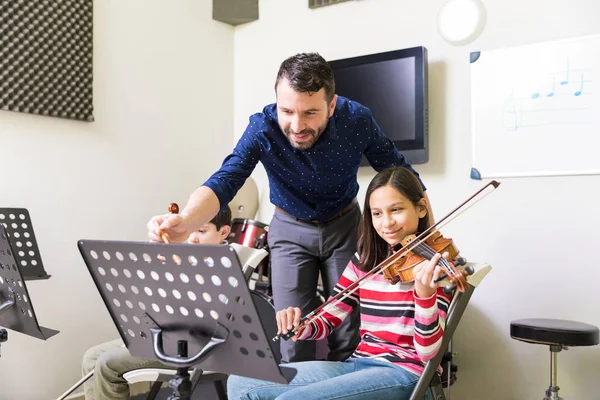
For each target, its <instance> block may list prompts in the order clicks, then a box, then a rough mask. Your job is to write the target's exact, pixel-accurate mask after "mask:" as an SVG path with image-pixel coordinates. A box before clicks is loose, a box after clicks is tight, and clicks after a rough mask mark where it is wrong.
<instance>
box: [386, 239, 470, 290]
mask: <svg viewBox="0 0 600 400" xmlns="http://www.w3.org/2000/svg"><path fill="white" fill-rule="evenodd" d="M416 237H417V236H416V235H408V236H406V237H405V238H404V239H402V241H401V242H400V243H399V244H398V245H397V247H400V248H405V247H407V246H408V245H409V244H410V243H411V242H414V241H415V239H416ZM398 251H400V250H396V252H398ZM445 252H448V255H449V257H448V258H449V259H450V260H453V261H452V262H450V261H448V260H447V259H445V258H441V259H440V260H439V261H438V265H439V266H440V267H441V268H442V269H443V270H444V271H445V275H444V276H441V277H440V278H438V279H437V280H436V281H435V282H436V283H437V282H439V281H441V280H442V279H444V278H448V280H449V281H450V283H451V284H452V285H453V286H456V287H457V288H458V290H459V291H460V292H464V291H465V290H466V287H467V286H466V285H467V281H466V277H467V276H468V275H470V274H472V273H473V271H472V270H471V268H469V267H467V268H466V269H465V270H463V271H460V270H458V269H457V268H456V266H460V265H464V264H465V263H466V262H467V260H465V259H464V258H463V257H459V256H458V255H459V250H458V248H457V247H456V245H455V244H454V242H453V241H452V239H450V238H445V237H443V236H442V234H441V233H440V232H439V231H433V232H432V234H431V235H430V236H429V237H428V238H427V239H426V240H424V241H423V242H421V243H417V245H416V246H414V247H413V248H412V250H410V251H408V252H404V253H403V254H400V256H399V257H394V255H392V256H391V257H390V258H391V259H392V260H391V264H390V265H389V266H388V267H387V268H385V269H384V270H383V275H384V277H385V279H386V280H387V281H388V282H390V283H391V284H392V285H395V284H397V283H399V282H400V283H409V282H414V280H415V276H414V272H413V270H414V268H415V267H416V266H417V265H419V264H420V263H422V262H423V261H425V260H431V258H432V257H433V256H434V255H435V254H436V253H440V254H444V253H445ZM388 260H389V258H388ZM447 290H448V289H447Z"/></svg>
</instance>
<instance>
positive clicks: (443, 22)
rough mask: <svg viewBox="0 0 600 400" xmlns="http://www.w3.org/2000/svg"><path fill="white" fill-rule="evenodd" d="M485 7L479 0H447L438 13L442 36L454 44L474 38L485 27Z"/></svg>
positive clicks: (467, 41) (462, 43) (468, 41)
mask: <svg viewBox="0 0 600 400" xmlns="http://www.w3.org/2000/svg"><path fill="white" fill-rule="evenodd" d="M485 20H486V15H485V7H484V6H483V3H481V1H480V0H448V1H447V2H446V3H445V4H444V5H443V6H442V8H440V11H439V14H438V29H439V31H440V34H441V35H442V37H443V38H444V39H445V40H446V41H447V42H448V43H452V44H454V45H457V46H459V45H464V44H467V43H470V42H472V41H473V40H475V39H476V38H477V37H478V36H479V35H480V34H481V32H482V31H483V28H484V27H485Z"/></svg>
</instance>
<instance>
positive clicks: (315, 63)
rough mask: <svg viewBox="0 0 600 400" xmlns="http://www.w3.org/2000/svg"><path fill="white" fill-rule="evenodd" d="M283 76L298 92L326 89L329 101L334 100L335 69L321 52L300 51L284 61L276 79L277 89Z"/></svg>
mask: <svg viewBox="0 0 600 400" xmlns="http://www.w3.org/2000/svg"><path fill="white" fill-rule="evenodd" d="M282 78H286V79H287V80H288V81H289V82H290V86H291V87H292V88H293V89H294V90H295V91H297V92H318V91H319V90H321V89H325V99H326V100H327V103H330V102H331V100H333V95H334V94H335V80H334V77H333V70H332V69H331V67H330V66H329V64H328V63H327V61H325V59H324V58H323V57H321V56H320V55H319V53H299V54H296V55H295V56H292V57H290V58H288V59H286V60H285V61H284V62H282V63H281V66H280V67H279V72H278V73H277V79H276V80H275V91H277V85H278V84H279V81H281V79H282Z"/></svg>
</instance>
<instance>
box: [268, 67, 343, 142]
mask: <svg viewBox="0 0 600 400" xmlns="http://www.w3.org/2000/svg"><path fill="white" fill-rule="evenodd" d="M336 100H337V95H335V96H333V100H332V101H331V103H330V104H327V99H326V98H325V89H321V90H319V91H318V92H297V91H295V90H294V89H293V88H292V87H291V86H290V84H289V81H288V80H287V79H285V78H283V79H281V81H279V84H278V85H277V118H278V120H279V127H280V128H281V130H282V131H283V133H285V136H286V137H287V138H288V140H289V141H290V144H291V145H292V146H294V147H295V148H296V149H298V150H306V149H309V148H311V147H312V146H313V145H314V144H315V143H316V142H317V140H318V139H319V136H321V134H322V133H323V131H324V130H325V128H326V127H327V121H328V120H329V117H331V115H333V110H334V109H335V102H336Z"/></svg>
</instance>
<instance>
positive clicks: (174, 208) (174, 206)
mask: <svg viewBox="0 0 600 400" xmlns="http://www.w3.org/2000/svg"><path fill="white" fill-rule="evenodd" d="M167 210H168V211H169V212H170V213H171V214H179V205H178V204H177V203H171V204H169V207H167ZM160 237H161V238H162V240H163V242H165V243H169V239H168V238H167V235H165V234H164V233H163V232H161V233H160Z"/></svg>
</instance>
